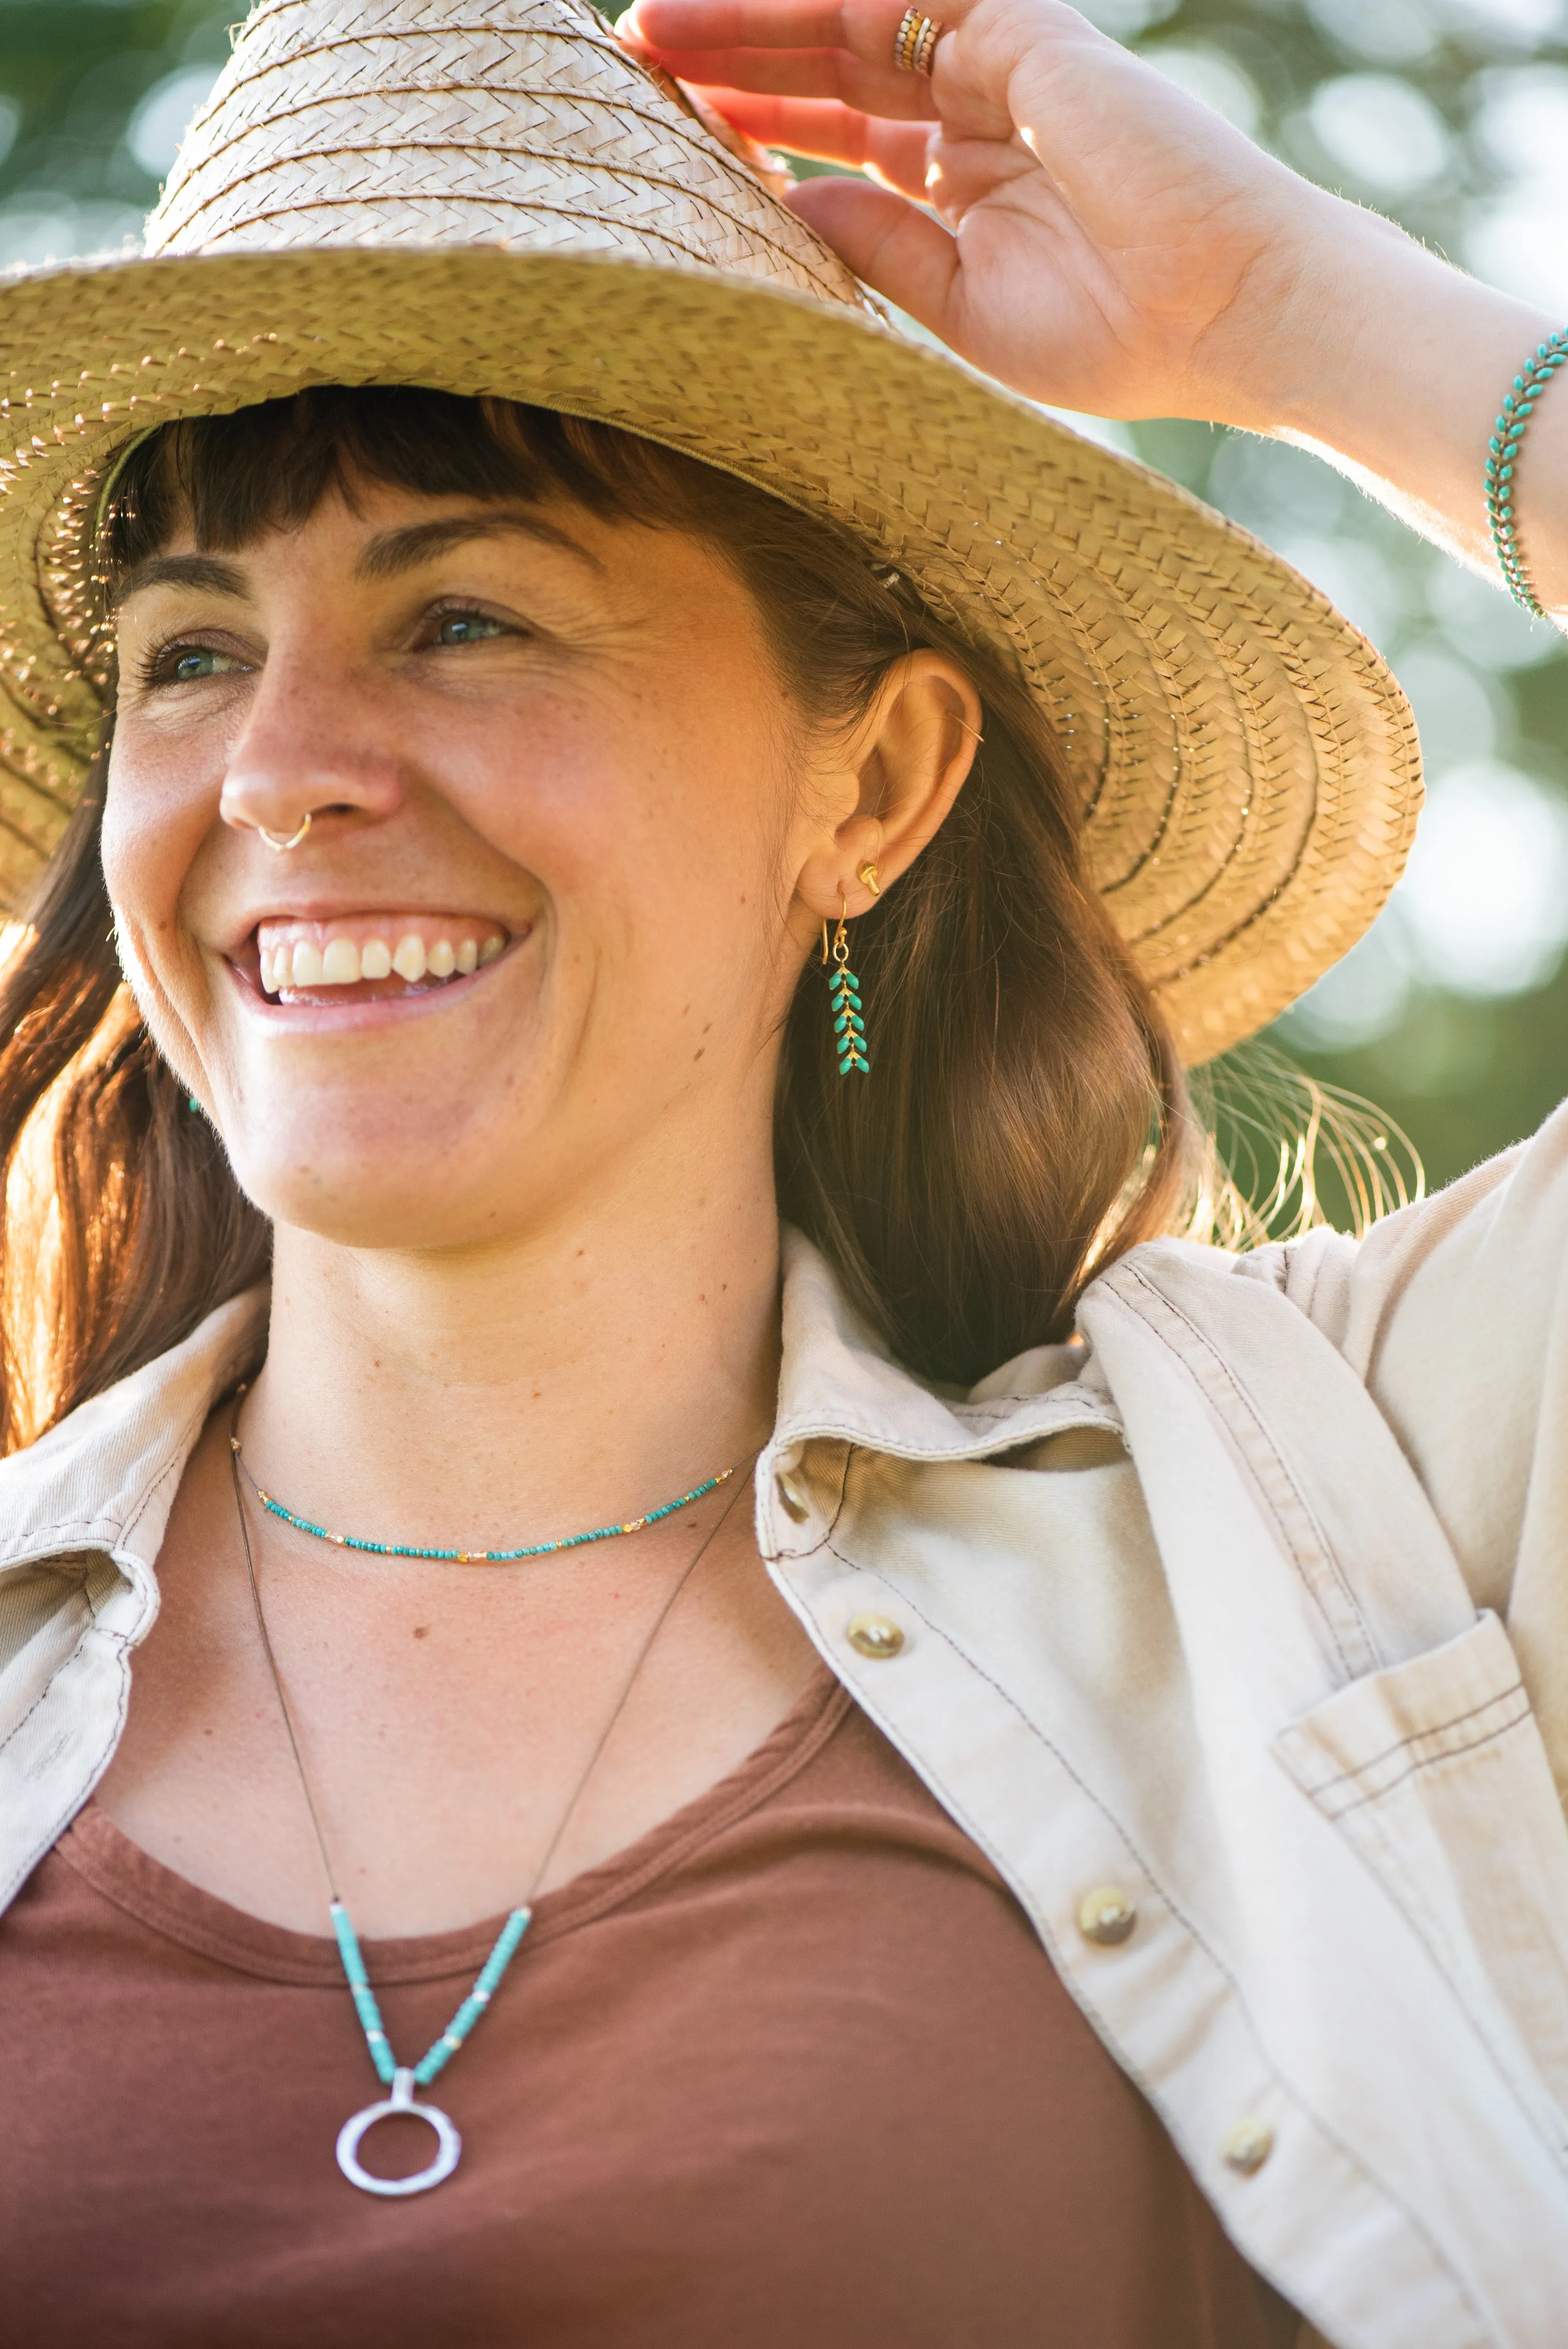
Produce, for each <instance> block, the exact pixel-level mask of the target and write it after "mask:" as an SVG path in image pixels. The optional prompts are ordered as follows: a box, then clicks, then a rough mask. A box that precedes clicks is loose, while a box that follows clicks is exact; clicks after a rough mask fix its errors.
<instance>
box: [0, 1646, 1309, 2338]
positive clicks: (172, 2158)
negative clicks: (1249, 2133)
mask: <svg viewBox="0 0 1568 2349" xmlns="http://www.w3.org/2000/svg"><path fill="white" fill-rule="evenodd" d="M495 1930H496V1926H495V1924H493V1923H491V1924H486V1925H483V1926H480V1927H477V1928H475V1929H473V1930H465V1931H462V1932H456V1933H440V1934H436V1935H432V1936H428V1937H424V1938H421V1939H418V1940H402V1941H382V1942H378V1943H377V1942H373V1943H370V1944H368V1945H367V1948H366V1957H367V1961H368V1963H369V1969H370V1974H371V1978H372V1980H373V1981H374V1982H376V1983H377V1987H378V1989H379V1992H380V1997H381V2004H382V2010H383V2013H385V2015H386V2017H387V2028H388V2030H389V2032H390V2033H391V2036H392V2041H393V2044H394V2046H396V2047H397V2048H398V2049H399V2050H404V2049H410V2050H416V2051H417V2050H419V2049H422V2048H424V2047H426V2046H428V2044H429V2042H430V2040H431V2039H432V2038H433V2037H434V2036H435V2033H437V2031H438V2030H439V2028H440V2026H441V2024H442V2023H444V2022H445V2021H446V2020H447V2018H448V2016H449V2014H450V2013H451V2012H452V2010H453V2008H454V2007H455V2005H456V2004H457V2002H458V2000H459V1997H460V1996H461V1994H462V1992H464V1991H465V1990H466V1988H467V1987H468V1985H469V1982H471V1980H472V1978H473V1975H474V1973H475V1971H477V1969H478V1967H479V1965H480V1962H481V1961H482V1959H483V1957H484V1955H485V1952H486V1951H487V1950H488V1949H489V1947H490V1941H491V1940H492V1939H493V1936H494V1933H495ZM0 2033H3V2041H4V2047H5V2056H4V2064H3V2067H0V2079H3V2086H4V2105H5V2116H6V2117H5V2173H6V2179H5V2189H4V2192H3V2193H0V2279H3V2280H4V2281H3V2283H0V2339H3V2340H4V2341H5V2343H7V2344H8V2343H12V2342H15V2343H17V2344H21V2343H24V2342H26V2343H37V2344H48V2349H77V2344H81V2349H87V2344H101V2343H104V2342H113V2343H114V2344H115V2349H212V2345H213V2344H214V2343H218V2342H222V2344H223V2349H285V2344H286V2349H366V2344H369V2343H374V2344H376V2349H514V2344H515V2349H525V2344H526V2349H803V2344H810V2349H1056V2344H1061V2349H1067V2344H1073V2349H1081V2344H1087V2343H1092V2344H1094V2349H1286V2344H1289V2343H1290V2342H1291V2341H1292V2340H1293V2339H1294V2336H1295V2320H1294V2318H1293V2317H1292V2316H1291V2314H1290V2312H1289V2311H1288V2310H1287V2309H1286V2308H1285V2307H1284V2302H1281V2301H1279V2300H1278V2299H1277V2298H1276V2297H1275V2295H1274V2293H1273V2292H1271V2291H1269V2290H1268V2288H1267V2287H1266V2286H1264V2284H1263V2283H1261V2282H1259V2281H1258V2279H1257V2278H1256V2277H1255V2276H1254V2275H1253V2272H1252V2271H1251V2270H1250V2269H1249V2268H1248V2267H1247V2266H1246V2265H1245V2264H1244V2263H1243V2261H1242V2259H1241V2258H1240V2256H1239V2254H1238V2253H1237V2252H1236V2251H1234V2250H1233V2247H1232V2246H1231V2244H1230V2243H1229V2241H1228V2240H1227V2239H1226V2238H1225V2236H1224V2235H1223V2233H1222V2230H1221V2229H1220V2227H1219V2225H1218V2223H1217V2221H1216V2220H1214V2218H1213V2217H1212V2214H1211V2212H1210V2211H1209V2209H1208V2207H1207V2205H1206V2204H1205V2203H1204V2202H1203V2201H1202V2198H1201V2197H1200V2196H1199V2194H1198V2192H1197V2191H1196V2189H1195V2188H1194V2187H1193V2186H1192V2184H1191V2181H1190V2179H1189V2178H1188V2176H1187V2173H1186V2172H1185V2170H1184V2169H1183V2168H1182V2166H1181V2162H1180V2160H1179V2159H1178V2158H1177V2156H1176V2154H1175V2152H1174V2151H1173V2149H1172V2147H1171V2144H1170V2142H1169V2140H1168V2138H1167V2137H1166V2136H1165V2134H1164V2132H1163V2130H1162V2129H1161V2126H1160V2124H1159V2122H1158V2121H1157V2120H1156V2119H1155V2118H1154V2116H1153V2114H1152V2113H1151V2111H1150V2107H1149V2106H1147V2105H1146V2104H1145V2103H1144V2101H1143V2100H1142V2098H1141V2097H1140V2095H1139V2094H1138V2092H1137V2091H1136V2090H1135V2089H1134V2088H1133V2087H1132V2086H1131V2085H1130V2084H1129V2083H1128V2081H1127V2080H1126V2079H1124V2078H1123V2076H1122V2075H1121V2074H1120V2073H1119V2071H1118V2069H1117V2068H1116V2066H1115V2064H1113V2063H1112V2062H1111V2061H1110V2059H1109V2056H1108V2055H1107V2054H1105V2052H1104V2050H1103V2049H1102V2048H1101V2047H1100V2045H1099V2042H1098V2041H1097V2040H1096V2039H1095V2037H1094V2035H1093V2033H1091V2032H1090V2030H1089V2028H1088V2025H1087V2024H1086V2023H1085V2022H1084V2021H1083V2019H1082V2017H1081V2016H1080V2015H1079V2013H1078V2009H1077V2008H1076V2007H1075V2006H1074V2004H1073V2003H1072V2001H1071V2000H1070V1999H1069V1998H1068V1995H1067V1993H1066V1992H1065V1991H1064V1990H1063V1988H1062V1987H1061V1984H1060V1982H1059V1981H1058V1980H1057V1975H1056V1973H1055V1971H1054V1970H1053V1969H1052V1967H1051V1965H1050V1962H1049V1961H1048V1960H1047V1957H1046V1955H1045V1953H1044V1952H1043V1951H1042V1950H1041V1948H1040V1946H1039V1944H1038V1942H1037V1940H1036V1938H1035V1936H1034V1934H1033V1933H1032V1931H1031V1930H1030V1929H1029V1926H1028V1924H1027V1922H1026V1919H1025V1917H1024V1915H1023V1913H1022V1911H1021V1910H1020V1909H1018V1907H1017V1905H1016V1902H1015V1901H1014V1900H1013V1899H1012V1897H1011V1896H1010V1894H1009V1893H1008V1892H1007V1891H1006V1889H1005V1888H1004V1886H1003V1885H1002V1883H1001V1882H1000V1880H999V1878H997V1877H996V1875H995V1872H994V1871H993V1869H992V1868H991V1867H990V1866H989V1864H988V1863H987V1862H986V1860H985V1858H984V1857H982V1856H981V1854H980V1853H979V1852H978V1851H977V1850H976V1849H975V1847H974V1845H973V1844H971V1843H970V1842H969V1841H968V1840H967V1838H966V1837H965V1836H964V1835H963V1834H962V1833H961V1832H960V1831H959V1829H958V1828H957V1827H956V1826H954V1824H953V1823H952V1821H951V1820H950V1819H949V1818H948V1817H947V1816H946V1815H945V1813H944V1811H943V1810H942V1809H941V1808H940V1806H938V1805H937V1804H936V1803H935V1801H934V1799H933V1798H932V1796H931V1795H929V1794H928V1793H927V1792H926V1790H925V1789H924V1787H923V1785H921V1784H920V1782H919V1780H918V1779H916V1778H915V1776H914V1775H913V1773H912V1772H911V1771H910V1770H909V1769H908V1768H907V1767H906V1766H905V1764H903V1761H902V1760H901V1759H900V1757H899V1756H898V1755H897V1754H895V1753H894V1752H893V1750H892V1747H891V1746H889V1745H888V1744H886V1742H885V1741H884V1740H883V1738H882V1736H881V1735H880V1733H878V1732H877V1731H876V1730H875V1729H874V1728H873V1727H872V1724H871V1723H869V1722H868V1721H867V1720H866V1719H865V1717H864V1716H863V1715H862V1714H861V1713H859V1712H858V1711H857V1710H856V1709H855V1708H854V1707H853V1706H852V1705H851V1702H850V1700H849V1699H848V1697H847V1696H846V1695H845V1694H844V1692H842V1691H841V1689H840V1688H839V1687H838V1686H837V1684H836V1683H835V1682H833V1681H832V1680H831V1678H830V1675H829V1674H828V1673H827V1672H826V1671H822V1672H821V1673H820V1674H819V1675H818V1677H817V1678H816V1679H815V1680H814V1681H813V1682H812V1683H811V1685H810V1687H809V1688H808V1689H807V1691H806V1692H805V1694H804V1695H803V1696H802V1698H801V1699H800V1701H799V1703H797V1705H796V1706H795V1707H794V1709H793V1711H792V1712H791V1713H789V1717H788V1718H787V1719H786V1720H785V1721H783V1722H782V1723H780V1724H779V1728H778V1729H777V1730H776V1731H775V1732H774V1733H773V1734H772V1736H771V1737H769V1739H768V1741H767V1742H766V1744H763V1745H762V1746H760V1747H759V1748H758V1751H757V1752H756V1753H755V1754H752V1755H751V1757H750V1758H749V1760H748V1761H747V1762H746V1763H745V1764H743V1765H742V1767H741V1768H740V1769H739V1770H738V1771H736V1772H735V1773H733V1774H732V1775H730V1776H729V1777H728V1778H727V1779H725V1780H724V1781H723V1783H722V1784H721V1785H717V1786H716V1787H714V1788H713V1789H712V1790H711V1791H710V1792H709V1793H708V1794H707V1795H704V1796H703V1797H702V1798H701V1800H700V1801H698V1802H696V1803H694V1804H692V1805H690V1806H688V1807H687V1808H686V1809H685V1810H684V1811H682V1812H680V1813H678V1814H677V1815H676V1816H675V1817H674V1818H671V1819H669V1820H667V1821H666V1822H665V1825H664V1826H661V1827H659V1828H657V1829H656V1830H655V1832H654V1833H653V1834H652V1835H649V1836H645V1837H644V1838H643V1839H642V1840H641V1842H639V1843H637V1844H635V1845H634V1846H633V1847H631V1848H630V1849H629V1850H627V1851H625V1852H624V1853H622V1854H621V1855H620V1856H619V1857H616V1858H615V1859H614V1860H612V1861H611V1862H609V1863H608V1864H606V1865H605V1866H603V1867H602V1868H595V1869H593V1871H592V1872H591V1873H589V1874H586V1875H583V1876H581V1877H578V1878H575V1879H574V1880H573V1882H572V1883H570V1884H568V1885H565V1886H563V1887H562V1889H560V1890H559V1891H557V1892H552V1893H551V1894H548V1895H547V1896H546V1897H545V1898H544V1899H542V1900H541V1901H540V1902H539V1904H538V1907H537V1909H536V1911H535V1918H534V1923H533V1926H532V1930H531V1932H530V1934H529V1936H528V1939H527V1940H526V1941H525V1942H524V1943H523V1946H522V1949H521V1952H520V1954H519V1956H518V1957H517V1959H516V1960H515V1961H513V1964H512V1968H511V1972H510V1974H509V1975H508V1976H507V1979H506V1982H505V1983H504V1986H503V1988H502V1990H501V1992H500V1994H499V1995H498V1997H497V1999H496V2002H495V2004H494V2005H493V2007H492V2008H491V2009H490V2013H488V2014H487V2015H486V2016H485V2018H484V2020H483V2022H482V2023H481V2024H480V2027H479V2029H478V2030H477V2031H476V2032H475V2034H474V2037H473V2039H472V2040H471V2042H470V2043H469V2045H468V2046H467V2047H466V2048H465V2049H464V2050H463V2053H462V2054H461V2055H460V2056H459V2058H458V2059H457V2060H456V2061H455V2062H454V2064H452V2067H451V2069H450V2071H449V2072H448V2073H447V2074H446V2075H443V2077H442V2079H441V2081H440V2084H439V2087H438V2089H433V2090H432V2091H431V2094H432V2095H435V2096H437V2097H438V2101H439V2102H440V2103H441V2104H442V2105H443V2106H446V2107H447V2108H448V2109H449V2111H450V2113H451V2116H452V2117H453V2119H454V2120H455V2121H456V2122H457V2124H458V2127H459V2128H460V2129H461V2131H462V2133H463V2140H464V2150H463V2158H462V2163H461V2166H460V2167H459V2169H458V2171H457V2173H456V2175H455V2176H454V2177H453V2178H450V2179H449V2181H448V2182H447V2184H445V2185H443V2186H441V2187H438V2188H437V2189H435V2190H434V2191H433V2192H431V2193H429V2194H426V2195H423V2196H420V2197H418V2198H416V2199H409V2200H407V2201H401V2202H399V2201H392V2200H386V2199H374V2198H372V2197H370V2196H368V2195H365V2194H361V2193H359V2192H356V2189H354V2188H353V2187H351V2186H349V2185H348V2184H347V2183H346V2181H345V2179H344V2178H342V2177H341V2176H340V2175H339V2173H338V2171H337V2168H336V2167H335V2161H334V2158H333V2146H334V2140H335V2136H336V2132H337V2129H338V2127H339V2125H340V2123H341V2122H342V2121H343V2120H344V2119H346V2116H348V2115H349V2114H350V2113H352V2112H354V2111H356V2109H357V2108H358V2107H359V2106H363V2105H366V2104H367V2103H369V2102H371V2101H372V2100H373V2098H374V2097H375V2096H376V2095H378V2094H380V2093H381V2091H380V2090H379V2089H378V2088H377V2085H376V2081H375V2077H374V2075H373V2074H372V2072H371V2070H370V2067H369V2063H368V2059H367V2057H366V2051H365V2045H364V2042H363V2040H362V2039H361V2037H360V2035H359V2029H358V2025H357V2024H356V2021H355V2016H354V2010H353V2007H352V2005H351V2004H350V2002H349V1998H348V1993H347V1992H346V1989H345V1988H344V1985H343V1980H342V1976H341V1974H340V1972H339V1971H338V1965H337V1959H336V1955H335V1951H334V1949H333V1947H332V1944H331V1943H330V1942H329V1941H328V1940H325V1938H323V1939H321V1940H317V1939H315V1937H314V1936H311V1935H306V1934H300V1933H293V1932H287V1931H284V1930H283V1929H282V1928H280V1927H277V1926H273V1925H266V1924H262V1923H259V1922H258V1921H256V1920H254V1919H252V1918H249V1917H246V1916H243V1915H242V1914H241V1913H240V1912H239V1911H238V1910H236V1909H231V1908H229V1907H228V1906H227V1905H226V1904H225V1903H223V1902H222V1901H220V1900H216V1899H212V1898H211V1896H210V1895H209V1894H207V1893H204V1892H201V1891H198V1890H197V1889H195V1888H194V1887H193V1886H191V1885H189V1884H187V1883H186V1882H185V1881H184V1880H183V1878H180V1877H178V1876H175V1875H173V1874H171V1873H170V1870H169V1869H167V1868H163V1867H161V1866H160V1865H159V1864H158V1863H157V1862H156V1861H154V1860H151V1859H150V1858H149V1857H147V1856H146V1854H145V1853H143V1852H141V1851H139V1850H138V1849H137V1847H135V1846H134V1845H132V1844H130V1843H129V1842H128V1841H127V1840H126V1838H125V1837H123V1836H121V1835H120V1834H119V1831H118V1829H117V1828H116V1827H114V1826H112V1825H111V1823H110V1822H109V1820H108V1818H107V1817H106V1816H104V1815H103V1814H102V1813H101V1812H98V1811H97V1810H95V1809H92V1808H89V1809H88V1810H87V1811H86V1812H84V1814H83V1815H82V1816H81V1817H79V1818H78V1819H77V1822H76V1824H75V1825H74V1826H72V1827H71V1828H70V1830H69V1831H68V1833H67V1835H66V1836H64V1837H62V1839H61V1841H60V1843H59V1844H58V1845H57V1847H56V1848H55V1849H54V1851H52V1852H51V1853H50V1854H49V1855H48V1856H47V1857H46V1858H45V1860H44V1861H43V1862H42V1864H41V1865H40V1867H39V1868H37V1869H36V1872H35V1874H34V1875H33V1877H32V1878H31V1879H30V1880H29V1882H28V1883H27V1885H26V1887H25V1888H24V1889H23V1891H22V1893H21V1894H20V1895H19V1896H18V1898H17V1899H16V1901H15V1904H14V1906H13V1907H12V1909H10V1911H9V1912H8V1914H7V1915H6V1917H5V1919H4V1920H3V1921H0ZM394 2126H396V2127H398V2128H407V2129H408V2130H409V2132H410V2136H409V2142H408V2144H407V2147H403V2148H402V2149H401V2153H400V2155H399V2148H398V2147H397V2146H396V2145H395V2144H394V2143H393V2141H392V2135H391V2132H392V2129H393V2127H394ZM378 2140H379V2141H378ZM430 2147H431V2139H430V2137H429V2136H428V2132H427V2131H426V2130H425V2129H424V2128H423V2127H417V2126H416V2125H413V2124H405V2123H398V2124H396V2125H394V2124H387V2127H385V2128H383V2129H381V2130H379V2131H377V2133H376V2134H375V2135H373V2136H372V2137H370V2138H369V2139H368V2140H367V2141H366V2148H365V2158H366V2165H367V2167H377V2166H380V2167H383V2168H385V2169H386V2170H387V2171H388V2172H395V2171H396V2170H397V2168H404V2169H407V2168H412V2167H417V2166H418V2165H419V2164H421V2163H423V2162H425V2161H427V2160H428V2158H429V2156H430Z"/></svg>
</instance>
